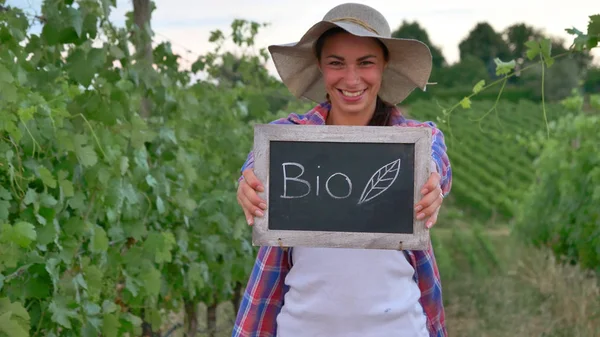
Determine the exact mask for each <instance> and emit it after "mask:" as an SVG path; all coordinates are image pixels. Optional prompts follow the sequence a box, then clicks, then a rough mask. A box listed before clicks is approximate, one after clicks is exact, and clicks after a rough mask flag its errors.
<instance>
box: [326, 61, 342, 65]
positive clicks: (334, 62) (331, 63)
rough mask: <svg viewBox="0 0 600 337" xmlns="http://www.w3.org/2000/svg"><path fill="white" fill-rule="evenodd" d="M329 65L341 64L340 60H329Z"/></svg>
mask: <svg viewBox="0 0 600 337" xmlns="http://www.w3.org/2000/svg"><path fill="white" fill-rule="evenodd" d="M329 65H330V66H341V65H342V62H340V61H331V62H329Z"/></svg>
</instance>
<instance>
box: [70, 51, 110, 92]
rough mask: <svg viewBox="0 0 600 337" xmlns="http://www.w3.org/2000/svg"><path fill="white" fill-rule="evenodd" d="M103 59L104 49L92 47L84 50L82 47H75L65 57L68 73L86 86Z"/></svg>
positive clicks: (101, 64) (104, 59) (104, 57)
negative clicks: (87, 50)
mask: <svg viewBox="0 0 600 337" xmlns="http://www.w3.org/2000/svg"><path fill="white" fill-rule="evenodd" d="M105 61H106V51H105V50H104V49H99V48H92V49H91V50H90V51H89V52H86V51H85V50H84V49H82V48H77V49H76V50H75V51H73V52H72V53H71V54H70V55H69V56H68V57H67V62H68V65H69V66H68V72H69V75H70V76H71V77H72V78H73V79H75V80H76V81H77V82H79V83H80V84H81V85H83V86H84V87H87V86H89V85H90V84H91V82H92V79H93V78H94V75H95V74H96V72H97V71H98V69H99V68H100V67H102V66H103V65H104V62H105Z"/></svg>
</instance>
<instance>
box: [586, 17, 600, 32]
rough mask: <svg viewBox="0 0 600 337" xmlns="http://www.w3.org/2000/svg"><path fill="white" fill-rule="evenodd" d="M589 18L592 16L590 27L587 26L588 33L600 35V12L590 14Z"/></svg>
mask: <svg viewBox="0 0 600 337" xmlns="http://www.w3.org/2000/svg"><path fill="white" fill-rule="evenodd" d="M589 18H590V22H589V23H588V27H587V29H588V31H587V35H590V36H593V35H597V36H600V14H596V15H590V17H589Z"/></svg>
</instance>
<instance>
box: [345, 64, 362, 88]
mask: <svg viewBox="0 0 600 337" xmlns="http://www.w3.org/2000/svg"><path fill="white" fill-rule="evenodd" d="M344 79H345V81H346V84H347V85H349V86H352V85H358V84H359V83H360V74H359V72H358V69H356V67H354V66H348V67H346V73H345V74H344Z"/></svg>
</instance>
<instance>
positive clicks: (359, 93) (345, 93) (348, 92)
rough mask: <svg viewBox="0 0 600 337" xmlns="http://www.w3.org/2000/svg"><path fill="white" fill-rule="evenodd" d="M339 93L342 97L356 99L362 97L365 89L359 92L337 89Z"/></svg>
mask: <svg viewBox="0 0 600 337" xmlns="http://www.w3.org/2000/svg"><path fill="white" fill-rule="evenodd" d="M338 91H339V92H341V93H342V95H344V96H347V97H357V96H360V95H362V94H363V93H364V92H365V91H366V89H363V90H360V91H347V90H341V89H338Z"/></svg>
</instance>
